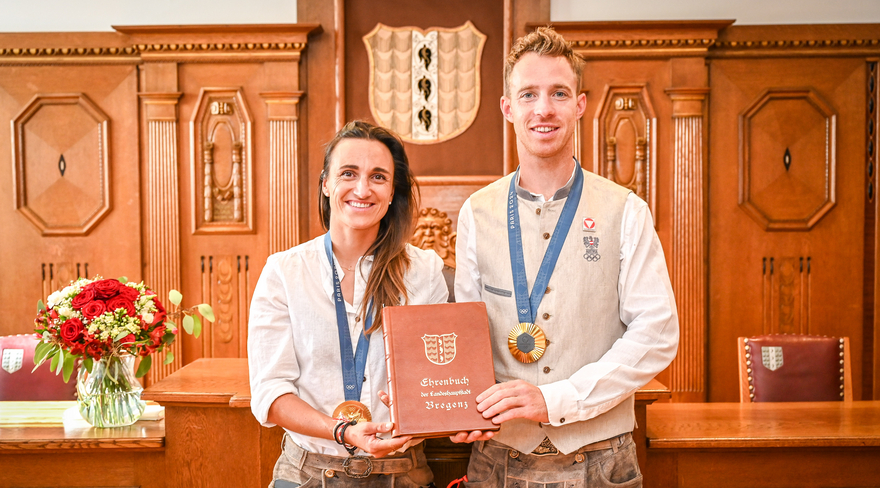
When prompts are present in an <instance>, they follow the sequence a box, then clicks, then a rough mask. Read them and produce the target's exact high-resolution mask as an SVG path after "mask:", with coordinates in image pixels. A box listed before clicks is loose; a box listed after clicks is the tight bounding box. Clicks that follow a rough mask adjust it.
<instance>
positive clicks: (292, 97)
mask: <svg viewBox="0 0 880 488" xmlns="http://www.w3.org/2000/svg"><path fill="white" fill-rule="evenodd" d="M260 95H261V96H262V97H263V100H265V102H266V112H267V115H268V118H269V254H272V253H276V252H279V251H284V250H286V249H289V248H291V247H293V246H295V245H297V244H299V242H300V230H299V219H298V217H297V202H298V201H299V188H298V187H299V178H298V175H299V171H298V169H297V168H298V166H299V138H298V126H299V122H298V120H299V100H300V97H301V96H302V92H267V93H261V94H260Z"/></svg>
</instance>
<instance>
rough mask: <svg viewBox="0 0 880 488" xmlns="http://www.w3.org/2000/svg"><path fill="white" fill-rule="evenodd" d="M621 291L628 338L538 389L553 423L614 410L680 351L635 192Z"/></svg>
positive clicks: (666, 288) (627, 214) (648, 222)
mask: <svg viewBox="0 0 880 488" xmlns="http://www.w3.org/2000/svg"><path fill="white" fill-rule="evenodd" d="M456 291H457V289H456ZM618 293H619V296H620V319H621V321H622V322H623V323H624V324H626V331H625V332H624V334H623V336H622V337H621V338H620V339H618V340H617V341H616V342H615V343H614V344H613V345H612V347H611V349H609V350H608V352H606V353H605V354H604V355H603V356H602V357H601V358H600V359H599V360H598V361H597V362H595V363H591V364H587V365H586V366H584V367H582V368H580V369H579V370H578V371H576V372H575V373H574V374H573V375H572V376H571V377H570V378H568V379H567V380H563V381H558V382H554V383H550V384H547V385H543V386H540V387H539V388H540V389H541V391H542V393H543V395H544V400H545V402H546V403H547V410H548V413H549V417H550V424H551V425H555V426H558V425H562V422H561V420H563V419H567V421H569V422H570V421H571V420H588V419H591V418H594V417H597V416H599V415H601V414H603V413H605V412H607V411H608V410H610V409H612V408H614V407H615V406H617V405H618V404H619V403H620V402H622V401H623V400H625V399H626V398H628V397H629V396H630V395H632V394H633V393H635V391H636V390H638V389H639V388H641V387H642V386H644V385H645V384H647V383H648V382H649V381H651V379H652V378H653V377H654V376H656V375H657V373H659V372H661V371H663V369H665V368H666V367H667V366H668V365H669V363H671V362H672V359H673V358H674V357H675V354H676V352H677V350H678V334H679V332H678V312H677V310H676V307H675V298H674V297H673V293H672V284H671V283H670V281H669V272H668V271H667V269H666V260H665V258H664V256H663V248H662V247H661V245H660V240H659V238H658V237H657V233H656V232H655V231H654V221H653V219H652V217H651V213H650V211H649V210H648V207H647V204H645V202H644V201H643V200H642V199H640V198H639V197H637V196H635V195H634V194H632V193H631V194H630V195H629V197H628V198H627V200H626V204H625V207H624V212H623V222H622V226H621V244H620V276H619V280H618Z"/></svg>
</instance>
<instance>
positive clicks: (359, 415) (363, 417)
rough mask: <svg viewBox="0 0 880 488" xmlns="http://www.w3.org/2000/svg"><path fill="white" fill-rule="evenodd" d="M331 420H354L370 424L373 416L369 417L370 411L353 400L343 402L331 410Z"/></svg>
mask: <svg viewBox="0 0 880 488" xmlns="http://www.w3.org/2000/svg"><path fill="white" fill-rule="evenodd" d="M333 418H335V419H345V420H355V421H357V422H360V421H365V422H372V421H373V416H372V415H370V409H369V408H367V406H366V405H364V404H363V403H361V402H358V401H355V400H349V401H345V402H342V403H340V404H339V406H338V407H336V410H333Z"/></svg>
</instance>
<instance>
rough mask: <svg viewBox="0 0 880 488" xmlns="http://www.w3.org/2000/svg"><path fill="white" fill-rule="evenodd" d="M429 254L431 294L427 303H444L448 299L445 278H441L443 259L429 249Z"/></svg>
mask: <svg viewBox="0 0 880 488" xmlns="http://www.w3.org/2000/svg"><path fill="white" fill-rule="evenodd" d="M430 256H431V268H430V269H431V274H430V281H429V286H430V287H431V295H430V298H429V299H428V303H429V304H433V303H446V301H447V300H448V299H449V288H448V287H447V286H446V280H445V279H444V278H443V260H442V259H441V258H440V255H438V254H437V253H436V252H434V251H430Z"/></svg>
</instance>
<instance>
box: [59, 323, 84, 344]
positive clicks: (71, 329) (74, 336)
mask: <svg viewBox="0 0 880 488" xmlns="http://www.w3.org/2000/svg"><path fill="white" fill-rule="evenodd" d="M84 328H85V327H83V323H82V321H81V320H80V319H78V318H76V317H74V318H72V319H67V321H65V322H64V323H63V324H61V339H63V340H64V342H67V343H71V342H74V341H77V340H79V339H80V338H82V336H83V329H84Z"/></svg>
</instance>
